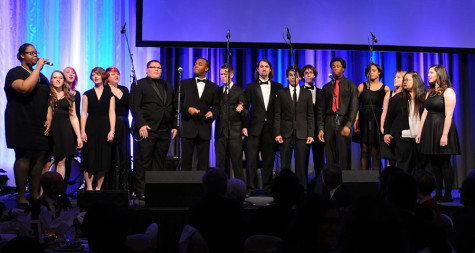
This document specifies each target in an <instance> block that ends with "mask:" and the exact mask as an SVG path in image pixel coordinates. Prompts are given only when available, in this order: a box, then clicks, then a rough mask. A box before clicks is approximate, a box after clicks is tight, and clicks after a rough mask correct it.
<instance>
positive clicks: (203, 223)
mask: <svg viewBox="0 0 475 253" xmlns="http://www.w3.org/2000/svg"><path fill="white" fill-rule="evenodd" d="M202 180H203V187H204V192H205V195H204V197H203V198H202V199H201V200H199V201H198V202H197V203H195V204H193V206H192V207H191V208H190V217H189V225H191V226H192V227H194V228H196V229H198V230H199V231H200V232H201V234H202V235H203V237H204V239H205V241H206V243H207V244H208V248H209V250H210V253H213V252H242V245H243V242H244V222H243V218H242V209H241V205H240V204H239V203H237V202H235V201H233V200H230V199H227V198H225V193H226V188H227V180H228V179H227V176H226V172H224V170H222V169H217V168H213V169H210V170H208V171H207V172H206V173H205V174H204V175H203V178H202Z"/></svg>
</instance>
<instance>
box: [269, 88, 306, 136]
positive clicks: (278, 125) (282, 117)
mask: <svg viewBox="0 0 475 253" xmlns="http://www.w3.org/2000/svg"><path fill="white" fill-rule="evenodd" d="M289 87H290V86H289ZM289 87H286V88H284V89H281V90H279V91H278V92H277V99H276V101H275V105H274V106H275V108H274V136H282V138H289V137H292V132H293V124H294V120H295V117H296V118H297V120H296V122H295V124H296V129H295V130H296V133H295V134H296V135H295V136H296V137H297V139H307V137H312V138H313V137H314V135H315V114H314V112H313V101H312V93H310V91H308V90H306V89H304V88H302V87H300V92H299V95H298V99H297V109H296V110H295V109H294V107H295V105H294V101H293V100H292V97H291V96H290V88H289ZM291 88H292V89H293V87H291ZM295 112H296V114H295Z"/></svg>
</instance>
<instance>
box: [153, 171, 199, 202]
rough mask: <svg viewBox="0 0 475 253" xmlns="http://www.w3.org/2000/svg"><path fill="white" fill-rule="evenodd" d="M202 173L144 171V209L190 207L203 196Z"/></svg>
mask: <svg viewBox="0 0 475 253" xmlns="http://www.w3.org/2000/svg"><path fill="white" fill-rule="evenodd" d="M204 173H205V172H204V171H146V172H145V206H146V207H185V208H188V207H190V206H191V205H192V204H193V203H194V202H196V201H198V200H199V199H200V198H201V197H202V196H203V194H204V190H203V186H202V183H201V178H202V177H203V174H204Z"/></svg>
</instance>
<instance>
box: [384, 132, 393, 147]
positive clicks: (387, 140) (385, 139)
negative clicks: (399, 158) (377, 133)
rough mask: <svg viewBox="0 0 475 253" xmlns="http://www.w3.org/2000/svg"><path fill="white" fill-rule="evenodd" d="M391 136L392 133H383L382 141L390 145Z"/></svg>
mask: <svg viewBox="0 0 475 253" xmlns="http://www.w3.org/2000/svg"><path fill="white" fill-rule="evenodd" d="M392 138H393V136H392V135H390V134H385V135H384V143H386V145H388V146H389V145H391V139H392Z"/></svg>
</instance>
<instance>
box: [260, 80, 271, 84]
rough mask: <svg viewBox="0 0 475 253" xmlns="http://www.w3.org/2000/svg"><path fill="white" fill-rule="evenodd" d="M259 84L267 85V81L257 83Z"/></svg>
mask: <svg viewBox="0 0 475 253" xmlns="http://www.w3.org/2000/svg"><path fill="white" fill-rule="evenodd" d="M259 84H269V80H267V81H265V82H263V81H259Z"/></svg>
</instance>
